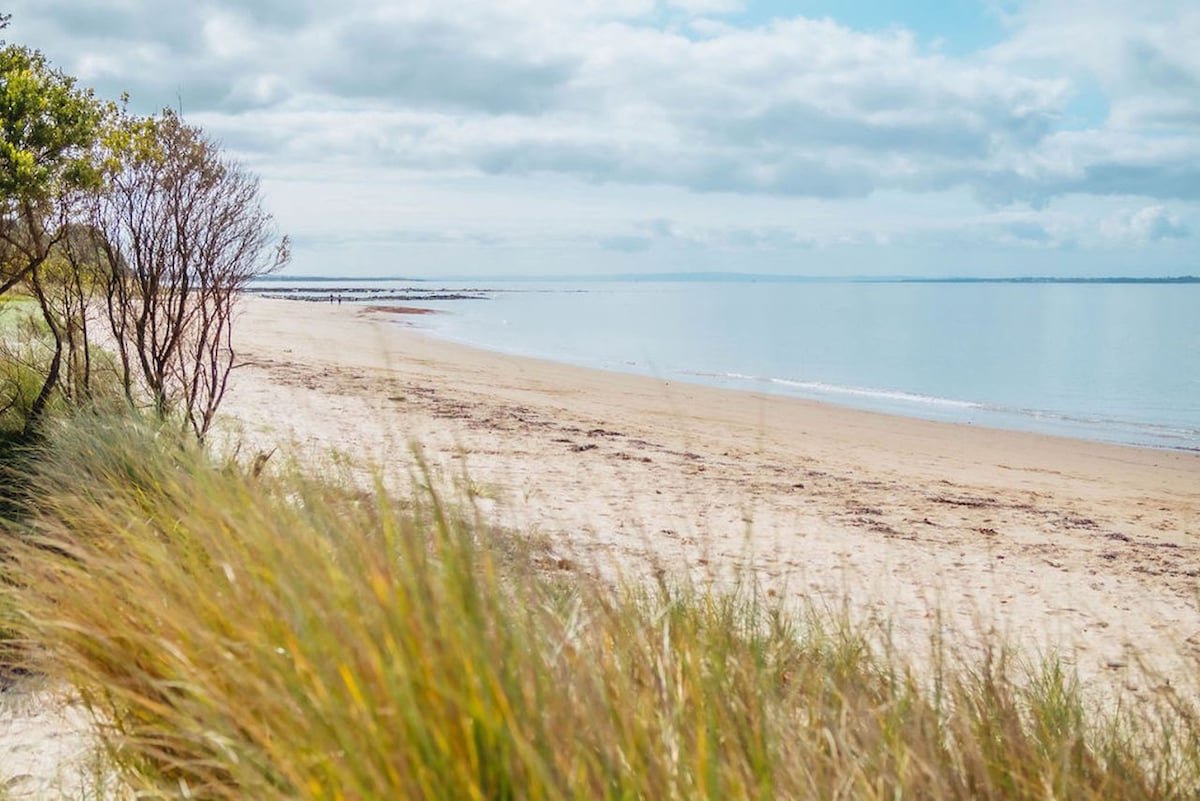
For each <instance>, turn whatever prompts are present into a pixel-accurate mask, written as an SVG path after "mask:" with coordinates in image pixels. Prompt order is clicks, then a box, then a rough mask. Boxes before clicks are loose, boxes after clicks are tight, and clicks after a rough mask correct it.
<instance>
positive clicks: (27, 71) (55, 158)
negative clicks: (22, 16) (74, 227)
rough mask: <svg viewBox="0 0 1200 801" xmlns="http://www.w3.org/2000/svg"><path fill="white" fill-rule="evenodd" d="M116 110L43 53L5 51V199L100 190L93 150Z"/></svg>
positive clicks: (0, 192) (0, 193)
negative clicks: (97, 184)
mask: <svg viewBox="0 0 1200 801" xmlns="http://www.w3.org/2000/svg"><path fill="white" fill-rule="evenodd" d="M111 111H112V106H111V105H109V104H103V103H100V102H99V101H97V100H96V98H95V96H94V94H93V93H92V91H91V90H90V89H80V88H78V87H77V86H76V82H75V79H74V78H72V77H71V76H69V75H66V74H64V73H63V72H62V71H61V70H57V69H53V68H51V67H50V65H49V63H48V62H47V61H46V57H45V56H43V55H42V54H41V53H39V52H38V51H36V50H30V49H29V48H26V47H21V46H19V45H6V46H4V47H3V48H0V200H2V201H4V202H7V203H11V202H14V201H22V202H23V201H37V200H39V199H41V198H44V197H47V196H51V195H54V194H58V193H61V192H63V191H69V190H71V189H80V188H87V187H89V186H94V185H95V184H96V182H98V180H99V171H98V165H97V164H96V163H95V159H94V158H93V150H94V148H95V145H96V144H97V142H98V141H99V137H100V133H101V127H102V124H103V122H104V121H105V119H106V117H107V116H108V115H109V114H110V113H111Z"/></svg>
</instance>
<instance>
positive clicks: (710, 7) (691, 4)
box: [667, 0, 745, 15]
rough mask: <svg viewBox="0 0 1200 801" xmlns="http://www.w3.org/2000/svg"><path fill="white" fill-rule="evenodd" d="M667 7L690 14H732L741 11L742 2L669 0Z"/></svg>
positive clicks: (725, 0)
mask: <svg viewBox="0 0 1200 801" xmlns="http://www.w3.org/2000/svg"><path fill="white" fill-rule="evenodd" d="M667 7H669V8H674V9H678V10H680V11H684V12H686V13H688V14H697V15H699V14H732V13H735V12H737V11H741V10H742V9H743V8H744V7H745V4H744V3H742V2H741V0H667Z"/></svg>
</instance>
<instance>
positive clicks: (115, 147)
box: [0, 45, 288, 438]
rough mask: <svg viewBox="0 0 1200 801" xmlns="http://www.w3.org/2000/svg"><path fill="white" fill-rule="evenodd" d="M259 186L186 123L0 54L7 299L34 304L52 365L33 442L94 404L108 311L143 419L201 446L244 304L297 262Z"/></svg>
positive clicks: (38, 396)
mask: <svg viewBox="0 0 1200 801" xmlns="http://www.w3.org/2000/svg"><path fill="white" fill-rule="evenodd" d="M272 240H273V227H272V221H271V218H270V216H269V215H268V214H267V213H266V212H265V211H264V209H263V207H262V203H261V199H260V194H259V189H258V182H257V179H255V178H254V177H253V176H252V175H250V174H249V173H247V172H246V171H245V170H244V169H243V168H242V167H241V166H240V165H238V164H237V163H236V162H233V161H231V160H229V159H228V158H226V157H224V156H223V155H222V154H221V152H220V150H219V148H218V147H217V146H216V145H215V144H214V143H213V142H212V141H211V140H210V139H208V138H207V137H206V136H204V134H203V132H201V131H200V130H199V129H198V128H195V127H194V126H190V125H187V124H185V123H184V122H183V121H182V120H181V119H179V118H178V117H177V116H176V115H175V114H173V113H171V112H169V111H168V112H164V113H163V114H162V115H161V116H159V117H156V118H142V117H137V116H133V115H129V114H128V113H125V112H123V111H119V110H118V109H117V107H116V106H115V105H114V104H112V103H101V102H99V101H98V100H96V98H95V97H94V96H93V93H92V92H91V90H88V89H81V88H79V87H78V86H77V85H76V81H75V79H74V78H72V77H70V76H68V75H65V74H64V73H63V72H61V71H60V70H56V69H53V68H52V67H51V66H50V65H49V63H48V62H47V60H46V58H45V57H44V56H43V55H42V54H41V53H39V52H37V51H35V50H30V49H28V48H25V47H20V46H17V45H5V46H3V47H0V296H4V295H5V294H6V293H8V292H10V291H12V290H14V289H21V290H22V291H25V292H27V293H28V294H29V295H30V296H31V297H33V298H35V299H36V300H37V302H38V306H39V308H40V310H41V316H42V319H43V321H44V323H45V327H46V330H47V332H48V334H49V339H48V342H49V344H50V351H49V358H48V359H46V360H45V361H44V362H39V369H40V370H41V373H40V376H41V381H40V384H39V388H38V391H37V392H36V393H35V394H34V396H33V398H32V400H31V402H30V403H29V404H28V407H29V408H28V409H27V410H26V411H27V414H26V415H25V417H26V421H27V428H29V429H30V430H31V431H32V428H33V427H34V426H35V425H36V424H37V423H38V422H39V420H40V418H41V417H42V416H43V415H44V413H45V411H46V409H47V407H48V406H50V405H51V403H52V402H53V401H54V400H55V399H56V398H57V400H58V401H60V402H64V403H66V404H68V405H75V406H80V405H86V404H87V403H90V402H91V399H92V397H93V394H94V386H93V382H94V380H96V379H97V377H98V376H100V380H103V376H102V373H103V371H99V370H97V369H95V368H96V367H97V364H96V363H95V361H94V358H93V356H94V354H95V352H96V349H95V348H94V347H93V344H94V342H95V341H96V340H97V339H98V338H100V336H101V332H100V331H98V330H97V325H96V324H97V322H98V320H97V315H96V310H97V306H98V305H100V302H101V301H103V307H104V309H105V311H106V314H105V316H104V322H105V323H107V330H106V331H103V336H106V337H107V336H108V335H111V337H109V338H110V341H111V343H112V345H113V347H114V348H115V350H116V351H117V355H118V357H119V359H118V362H117V366H118V367H119V376H120V380H121V382H122V384H123V386H124V389H125V394H126V397H127V400H128V401H129V402H130V403H132V404H135V405H137V404H140V403H142V402H143V401H144V400H147V399H148V401H149V403H150V405H151V406H152V407H153V409H154V410H155V412H156V413H157V414H158V415H159V416H160V417H162V418H164V419H165V418H167V417H170V416H177V417H178V419H179V420H180V421H181V424H182V425H183V426H185V427H188V428H190V429H191V430H192V431H193V432H194V433H195V435H196V436H197V437H199V438H203V436H204V435H205V433H206V432H207V431H208V429H209V428H210V426H211V425H212V422H213V419H214V417H215V414H216V411H217V408H218V407H219V405H220V402H221V399H222V398H223V396H224V392H225V387H226V384H227V381H228V377H229V371H230V369H231V368H232V364H233V352H232V347H231V342H232V340H231V336H230V333H231V327H232V308H233V302H234V298H235V297H236V294H237V292H238V291H240V289H242V288H243V287H244V285H245V284H246V282H247V281H249V280H250V279H251V278H252V277H254V276H256V275H259V274H262V273H263V272H266V271H269V270H271V269H275V268H277V267H280V266H282V265H283V264H284V263H285V262H286V261H287V256H288V252H287V242H286V239H285V240H284V241H283V242H282V243H281V244H279V245H278V246H276V247H274V248H272V247H271V242H272Z"/></svg>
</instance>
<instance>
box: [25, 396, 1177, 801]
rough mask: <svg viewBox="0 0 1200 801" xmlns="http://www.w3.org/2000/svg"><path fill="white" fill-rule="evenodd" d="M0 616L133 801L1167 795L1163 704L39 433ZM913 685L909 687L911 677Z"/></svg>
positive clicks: (298, 484)
mask: <svg viewBox="0 0 1200 801" xmlns="http://www.w3.org/2000/svg"><path fill="white" fill-rule="evenodd" d="M48 433H49V434H50V442H49V443H48V446H49V450H48V452H47V454H48V455H47V456H46V457H44V458H43V460H42V462H41V466H40V468H39V471H38V472H37V474H36V476H34V479H33V484H34V487H35V492H34V495H33V497H34V498H36V499H37V500H36V503H35V504H34V511H35V519H34V521H33V524H34V526H35V530H36V531H37V536H36V538H33V539H28V540H25V541H24V542H23V543H22V544H19V545H17V546H16V547H15V548H14V549H13V550H12V552H11V553H10V559H11V560H12V562H11V564H12V567H13V572H12V575H13V576H14V577H15V578H16V579H17V580H18V582H19V584H18V586H16V587H15V588H14V590H13V592H12V594H11V597H12V599H13V603H14V605H15V607H16V608H18V609H20V610H21V615H20V618H19V620H18V628H19V630H20V631H21V632H22V633H23V634H22V636H23V637H25V638H28V639H29V640H30V641H32V642H36V643H37V645H38V649H37V650H35V651H33V652H32V653H33V655H34V656H37V657H40V658H39V659H37V661H36V665H37V666H39V667H40V668H41V669H43V670H45V671H47V672H48V673H49V674H50V675H51V676H54V677H60V678H63V679H65V680H69V681H71V682H72V683H73V684H74V685H75V687H76V688H77V689H78V690H79V692H80V693H81V694H82V697H83V698H84V700H85V702H86V703H87V704H88V705H89V706H90V708H91V709H92V710H93V712H94V713H95V714H96V716H97V721H98V722H99V725H100V726H101V728H102V732H103V734H104V737H105V739H106V742H107V744H108V747H109V753H110V756H111V758H112V760H114V762H115V764H117V765H118V766H119V767H120V769H121V770H122V772H123V775H124V776H125V778H126V780H127V781H128V782H129V783H130V784H131V785H132V786H133V789H134V790H135V791H141V792H145V793H146V794H147V795H151V796H154V797H164V796H165V797H181V796H186V797H199V798H264V799H269V798H409V797H430V798H567V797H611V798H667V799H669V798H699V797H708V798H748V797H756V798H884V797H886V798H899V797H912V798H944V799H958V798H962V799H966V798H985V799H986V798H996V799H999V798H1030V799H1032V798H1038V799H1042V798H1049V797H1055V798H1083V799H1094V798H1188V797H1194V796H1195V793H1196V792H1197V790H1200V759H1198V754H1200V746H1198V740H1197V737H1196V735H1197V733H1198V730H1197V725H1196V718H1195V715H1194V713H1193V711H1192V707H1191V706H1190V705H1189V703H1188V702H1186V701H1185V700H1184V699H1183V697H1182V695H1172V696H1170V698H1169V703H1168V704H1167V705H1164V706H1163V707H1162V708H1160V709H1158V708H1148V707H1145V706H1143V707H1142V708H1140V709H1139V716H1138V717H1133V716H1129V715H1125V716H1115V715H1114V714H1113V713H1106V714H1104V715H1101V714H1100V713H1098V712H1095V711H1093V710H1090V709H1088V708H1087V707H1086V706H1085V705H1084V704H1083V702H1082V700H1081V698H1080V695H1079V692H1078V687H1077V685H1076V683H1075V682H1073V680H1072V679H1071V677H1070V674H1069V673H1067V672H1065V671H1064V670H1063V669H1062V667H1061V665H1059V664H1058V663H1056V662H1054V661H1049V662H1048V663H1047V664H1046V665H1045V666H1043V667H1038V668H1035V669H1032V670H1031V673H1030V676H1029V677H1028V678H1027V679H1025V680H1020V679H1021V676H1020V675H1019V672H1017V671H1014V667H1013V663H1012V662H1011V661H1009V660H1008V659H1006V658H1005V657H1004V656H1003V654H1002V653H1000V652H996V653H993V654H991V655H985V656H984V657H983V658H982V660H976V661H973V662H971V663H959V662H953V661H951V660H949V659H944V660H941V661H937V662H936V664H935V666H934V669H933V673H934V676H933V678H932V680H930V679H929V678H928V677H927V676H925V677H924V678H922V677H921V676H918V675H916V674H914V673H912V672H911V671H909V670H908V669H907V668H906V667H905V665H904V663H903V661H902V660H901V659H900V658H899V657H898V656H896V655H895V654H894V653H893V652H891V651H889V650H888V649H887V648H886V643H883V642H881V641H880V640H878V639H875V638H873V637H871V636H869V635H868V633H866V632H864V631H862V630H855V629H853V628H852V627H850V626H848V625H847V624H846V623H845V622H844V621H842V620H840V619H839V618H837V617H836V616H830V615H829V614H827V613H824V612H821V611H818V610H809V611H808V612H807V613H805V612H804V611H803V610H801V611H800V612H795V611H789V610H786V609H783V608H781V607H779V606H776V605H772V604H770V603H767V602H765V599H763V598H762V597H761V596H758V595H756V594H755V593H754V592H753V589H752V588H745V589H743V590H740V591H738V590H735V591H733V592H718V591H715V590H714V591H710V590H705V589H702V588H688V587H682V588H678V587H671V586H670V585H669V584H665V583H664V584H663V585H661V586H660V587H659V588H658V589H657V590H645V589H639V588H636V587H635V588H624V589H622V588H615V589H614V588H612V587H608V586H605V585H601V584H599V583H596V582H593V581H592V580H589V579H588V578H586V577H583V576H579V575H574V574H572V575H569V576H567V577H566V579H569V581H568V580H566V579H564V578H563V577H562V574H561V573H546V572H544V570H543V569H542V568H540V567H539V563H540V560H539V558H538V554H536V553H529V552H526V551H523V550H522V548H521V547H520V546H519V544H518V545H516V546H514V545H513V542H512V541H511V540H509V539H507V538H506V537H505V536H504V535H502V534H499V533H497V532H495V531H492V530H489V529H488V528H487V527H486V526H485V525H484V524H483V522H482V521H479V520H473V517H472V515H470V514H466V515H456V514H454V513H453V511H452V509H451V508H449V507H447V506H446V505H445V504H444V503H443V502H442V501H441V500H440V499H439V498H437V497H433V496H428V495H427V496H423V497H419V498H415V499H413V501H412V502H411V503H409V504H398V503H395V502H393V501H390V500H388V499H387V498H386V496H384V495H383V494H382V493H381V492H379V493H376V494H375V495H373V496H372V495H364V494H363V493H361V492H356V491H353V490H350V489H347V488H342V487H340V486H338V485H336V484H330V483H327V482H320V481H313V480H311V479H308V478H306V477H305V476H303V475H300V474H296V473H292V472H290V471H283V472H282V473H281V474H278V475H275V476H270V475H259V476H253V475H249V474H247V473H245V472H244V471H242V470H240V469H238V468H236V467H234V466H229V465H226V466H221V465H214V464H213V463H212V462H211V461H210V459H209V457H207V456H206V455H205V454H204V453H203V452H202V451H201V450H199V449H198V448H197V447H195V446H194V445H191V444H188V443H187V442H184V441H179V440H176V439H173V438H171V437H169V436H166V435H165V434H164V433H163V432H161V431H145V430H143V429H139V428H137V427H135V426H131V425H130V424H128V423H126V422H120V421H113V420H104V419H92V420H90V421H84V423H83V425H82V426H81V425H78V424H76V425H73V426H64V427H62V428H56V429H55V430H53V431H50V432H48ZM922 675H924V674H922Z"/></svg>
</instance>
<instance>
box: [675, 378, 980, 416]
mask: <svg viewBox="0 0 1200 801" xmlns="http://www.w3.org/2000/svg"><path fill="white" fill-rule="evenodd" d="M688 374H689V375H694V376H697V377H700V378H716V379H724V380H733V381H750V382H754V383H757V384H774V385H776V386H781V387H789V388H791V389H799V390H803V391H804V392H810V393H813V394H819V395H849V396H852V397H857V398H867V399H871V400H880V401H900V402H902V403H917V404H921V405H924V406H941V407H945V408H950V409H985V408H987V406H986V405H985V404H982V403H976V402H974V401H963V400H955V399H953V398H940V397H937V396H935V395H921V394H918V393H915V392H904V391H902V390H898V389H871V388H868V387H848V386H841V385H838V384H827V383H825V382H823V381H797V380H794V379H790V378H771V377H768V376H758V375H746V374H745V373H700V372H691V373H688Z"/></svg>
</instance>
